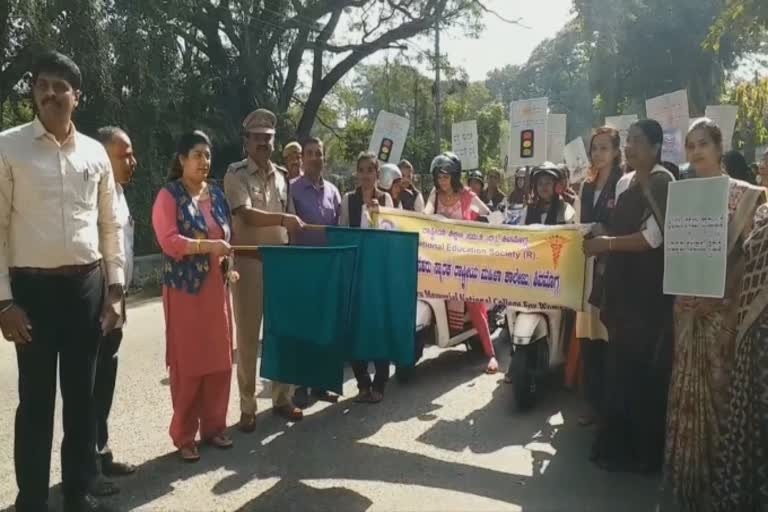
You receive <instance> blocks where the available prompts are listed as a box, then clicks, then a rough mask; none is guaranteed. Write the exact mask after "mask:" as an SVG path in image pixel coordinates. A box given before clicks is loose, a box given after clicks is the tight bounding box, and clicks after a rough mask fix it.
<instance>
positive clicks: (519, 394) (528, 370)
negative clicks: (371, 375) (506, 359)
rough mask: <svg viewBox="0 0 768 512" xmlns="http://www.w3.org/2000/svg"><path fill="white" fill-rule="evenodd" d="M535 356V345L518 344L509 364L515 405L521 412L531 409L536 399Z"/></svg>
mask: <svg viewBox="0 0 768 512" xmlns="http://www.w3.org/2000/svg"><path fill="white" fill-rule="evenodd" d="M535 356H536V350H535V346H526V347H523V346H516V347H515V352H514V353H513V354H512V363H511V364H510V365H509V366H510V371H511V373H512V387H513V388H514V389H513V394H514V399H515V406H516V408H517V410H518V411H521V412H522V411H527V410H529V409H531V408H532V407H533V404H534V402H535V401H536V378H535V377H534V373H533V365H535V364H536V358H535Z"/></svg>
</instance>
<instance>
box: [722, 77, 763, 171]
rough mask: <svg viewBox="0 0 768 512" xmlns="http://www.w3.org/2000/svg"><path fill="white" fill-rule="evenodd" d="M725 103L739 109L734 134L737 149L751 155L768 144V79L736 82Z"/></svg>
mask: <svg viewBox="0 0 768 512" xmlns="http://www.w3.org/2000/svg"><path fill="white" fill-rule="evenodd" d="M725 102H726V103H729V104H731V105H738V107H739V115H738V118H737V120H736V130H735V134H734V135H735V137H734V138H735V140H736V147H737V148H738V149H741V150H742V152H743V153H744V154H745V155H751V154H752V153H753V151H754V150H755V148H756V147H757V146H759V145H761V144H766V143H768V78H762V79H759V78H758V77H755V80H744V81H741V82H737V83H736V84H734V85H733V87H732V88H731V89H730V90H729V91H728V94H727V95H726V97H725ZM756 156H757V155H756Z"/></svg>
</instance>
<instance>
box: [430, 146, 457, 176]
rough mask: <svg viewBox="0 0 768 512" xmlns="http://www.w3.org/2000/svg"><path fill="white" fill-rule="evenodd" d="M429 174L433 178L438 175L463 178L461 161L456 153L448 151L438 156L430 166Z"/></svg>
mask: <svg viewBox="0 0 768 512" xmlns="http://www.w3.org/2000/svg"><path fill="white" fill-rule="evenodd" d="M429 172H430V173H431V174H432V176H435V177H436V176H437V175H438V174H448V175H455V176H458V177H461V160H460V159H459V157H458V156H456V154H455V153H451V152H450V151H446V152H445V153H443V154H441V155H437V156H436V157H435V158H434V159H433V160H432V164H431V165H430V166H429Z"/></svg>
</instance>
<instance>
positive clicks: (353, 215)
mask: <svg viewBox="0 0 768 512" xmlns="http://www.w3.org/2000/svg"><path fill="white" fill-rule="evenodd" d="M378 180H379V159H378V158H376V155H374V154H373V153H370V152H364V153H360V156H358V157H357V188H356V189H355V190H354V191H353V192H347V193H346V194H344V198H343V199H342V200H341V216H340V217H339V226H350V227H354V228H359V227H363V228H367V227H368V226H370V223H371V218H370V210H371V209H373V208H374V207H378V206H386V207H389V208H393V207H394V205H393V204H392V197H391V196H390V195H389V194H388V193H386V192H383V191H381V190H379V189H378V188H377V187H376V183H377V182H378Z"/></svg>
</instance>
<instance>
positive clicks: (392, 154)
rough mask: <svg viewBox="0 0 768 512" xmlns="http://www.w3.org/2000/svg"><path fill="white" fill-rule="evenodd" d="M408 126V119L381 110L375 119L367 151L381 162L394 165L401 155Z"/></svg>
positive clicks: (409, 122) (409, 123)
mask: <svg viewBox="0 0 768 512" xmlns="http://www.w3.org/2000/svg"><path fill="white" fill-rule="evenodd" d="M410 125H411V121H410V120H409V119H406V118H405V117H400V116H398V115H395V114H392V113H390V112H386V111H384V110H382V111H381V112H379V115H378V117H377V118H376V125H375V126H374V127H373V135H372V136H371V142H370V144H369V145H368V151H370V152H371V153H373V154H375V155H376V156H378V158H379V160H380V161H382V162H385V163H386V162H389V163H394V164H396V163H397V162H399V161H400V157H401V156H402V154H403V148H404V147H405V141H406V139H407V138H408V128H409V127H410Z"/></svg>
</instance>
